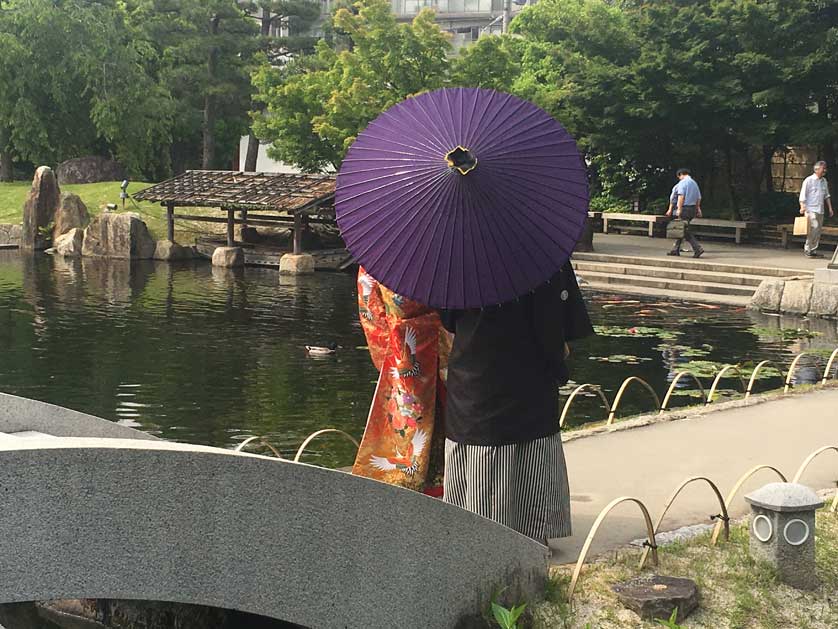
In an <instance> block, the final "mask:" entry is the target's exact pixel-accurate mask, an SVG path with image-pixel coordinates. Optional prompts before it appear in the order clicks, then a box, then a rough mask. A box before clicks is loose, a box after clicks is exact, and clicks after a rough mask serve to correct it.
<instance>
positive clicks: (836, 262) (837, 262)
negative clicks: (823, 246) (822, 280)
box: [826, 247, 838, 270]
mask: <svg viewBox="0 0 838 629" xmlns="http://www.w3.org/2000/svg"><path fill="white" fill-rule="evenodd" d="M826 268H828V269H835V270H838V247H835V253H833V254H832V262H830V263H829V264H828V265H827V266H826Z"/></svg>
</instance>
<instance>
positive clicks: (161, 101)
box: [0, 0, 171, 173]
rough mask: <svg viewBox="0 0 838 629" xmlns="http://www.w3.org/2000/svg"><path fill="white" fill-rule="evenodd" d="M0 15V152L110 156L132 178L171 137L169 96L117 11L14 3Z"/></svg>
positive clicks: (56, 157)
mask: <svg viewBox="0 0 838 629" xmlns="http://www.w3.org/2000/svg"><path fill="white" fill-rule="evenodd" d="M7 4H8V5H9V8H8V9H4V10H3V11H0V85H2V89H0V151H11V153H12V154H14V155H15V156H17V158H18V159H22V160H26V161H30V162H35V163H55V162H57V161H61V160H63V159H67V158H69V157H77V156H79V155H84V154H88V153H91V152H103V149H104V152H108V151H110V152H112V153H114V154H115V156H116V157H117V158H118V159H120V161H122V162H123V163H124V164H125V165H126V166H127V167H128V169H129V170H130V171H131V172H133V173H139V172H142V171H144V170H147V169H149V168H150V166H151V164H152V163H153V162H154V161H155V160H156V159H157V158H158V156H159V153H160V151H161V147H163V146H165V145H166V143H167V142H168V140H169V137H170V135H169V134H170V127H171V117H170V115H169V113H168V106H167V105H168V97H167V94H166V93H165V92H164V91H161V90H160V89H159V87H158V86H157V85H156V84H155V83H154V81H153V80H152V79H151V78H150V77H149V75H148V74H147V72H146V69H147V66H148V64H149V63H151V56H152V55H151V52H150V51H149V50H148V48H147V47H146V46H145V45H144V43H143V42H141V41H136V40H135V39H134V37H133V33H132V31H131V30H130V29H129V28H128V27H127V26H126V23H125V19H124V18H125V14H124V10H123V7H122V4H121V3H119V2H116V1H115V0H102V1H101V2H87V3H81V2H65V3H61V4H58V3H55V2H53V1H52V0H12V1H11V2H8V3H7Z"/></svg>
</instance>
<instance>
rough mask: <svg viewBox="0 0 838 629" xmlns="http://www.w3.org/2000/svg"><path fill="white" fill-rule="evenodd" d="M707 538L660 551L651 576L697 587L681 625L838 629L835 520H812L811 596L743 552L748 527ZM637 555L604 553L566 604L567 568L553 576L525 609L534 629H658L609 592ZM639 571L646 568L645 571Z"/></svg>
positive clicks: (630, 571) (633, 567) (825, 516)
mask: <svg viewBox="0 0 838 629" xmlns="http://www.w3.org/2000/svg"><path fill="white" fill-rule="evenodd" d="M709 538H710V534H709V533H706V534H702V535H699V536H698V537H695V538H693V539H691V540H689V541H686V542H678V543H674V544H669V545H666V546H662V547H661V548H660V550H659V553H660V562H661V564H660V567H659V568H657V569H656V571H657V573H659V574H666V575H670V576H680V577H688V578H691V579H693V580H695V581H696V582H697V583H698V586H699V591H700V595H701V603H700V607H699V609H698V610H696V611H695V612H693V614H692V615H691V616H690V617H689V618H688V619H687V620H686V621H684V622H683V623H682V625H681V626H683V627H690V628H707V629H710V628H712V629H725V628H729V629H746V628H747V629H787V628H791V627H794V628H804V627H805V628H810V629H827V628H832V627H838V515H836V514H831V513H829V512H828V511H827V510H826V509H822V510H821V511H820V512H819V513H818V515H817V537H816V544H817V545H816V561H817V573H818V577H819V578H820V580H821V585H820V586H819V587H818V589H816V590H814V591H812V592H804V591H801V590H796V589H794V588H791V587H789V586H787V585H784V584H782V583H780V582H779V581H778V580H777V578H776V575H775V574H774V573H773V571H772V570H771V568H770V566H766V565H760V564H758V563H756V562H755V561H754V560H753V559H751V557H750V555H749V554H748V522H742V523H738V524H735V525H734V526H732V527H731V539H730V541H729V542H727V543H725V542H724V541H721V540H720V542H719V545H718V546H716V547H715V548H713V547H711V546H710V539H709ZM640 552H641V551H640V550H639V549H637V550H635V549H625V550H621V551H618V552H617V553H616V554H615V553H611V554H609V555H608V556H607V557H603V558H601V559H599V560H597V561H595V562H594V563H592V564H590V565H588V566H586V567H585V569H584V570H583V572H582V577H581V579H580V581H579V584H578V586H577V589H576V594H575V595H574V600H573V604H572V605H570V604H568V603H567V601H566V597H565V594H564V593H565V592H566V591H567V584H568V582H569V575H570V573H571V571H572V569H573V566H560V567H558V568H555V569H554V570H553V573H552V576H551V580H550V583H549V584H548V588H547V592H546V596H545V599H546V600H545V601H544V602H543V603H540V604H538V605H536V606H534V607H532V608H531V610H530V611H531V614H532V619H533V627H536V628H539V629H547V628H550V629H554V628H562V629H572V628H579V629H583V628H586V627H590V628H591V629H618V628H619V629H628V628H646V627H649V628H651V627H659V626H660V625H658V624H655V623H652V622H647V621H641V620H640V619H639V617H638V616H637V615H636V614H634V613H633V612H630V611H628V610H626V609H624V608H623V607H622V606H621V605H620V603H619V602H618V601H617V597H616V596H615V595H614V594H613V593H612V592H611V586H612V585H613V584H615V583H618V582H620V581H623V580H626V579H629V578H631V577H632V576H635V575H636V574H637V563H638V560H639V555H640ZM647 570H654V569H653V568H647Z"/></svg>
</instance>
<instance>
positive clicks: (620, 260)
mask: <svg viewBox="0 0 838 629" xmlns="http://www.w3.org/2000/svg"><path fill="white" fill-rule="evenodd" d="M573 260H575V261H578V262H581V261H584V262H606V263H612V264H623V265H628V266H653V267H664V268H677V269H684V270H692V271H710V272H716V273H731V274H736V273H739V274H743V275H758V276H763V277H766V278H768V277H793V276H806V277H811V276H813V275H814V274H813V273H812V272H811V271H801V270H799V269H779V268H773V267H758V266H737V265H733V264H717V263H715V262H712V261H702V260H695V259H692V258H687V257H683V256H682V257H680V258H669V257H667V258H644V257H638V256H623V255H613V254H610V253H574V254H573Z"/></svg>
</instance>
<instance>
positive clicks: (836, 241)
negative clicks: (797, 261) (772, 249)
mask: <svg viewBox="0 0 838 629" xmlns="http://www.w3.org/2000/svg"><path fill="white" fill-rule="evenodd" d="M779 229H780V242H781V244H782V245H783V248H784V249H788V248H789V242H790V240H791V239H795V241H796V242H800V243H801V244H802V243H803V242H804V241H805V240H806V236H795V235H794V225H780V227H779ZM821 244H825V245H833V246H838V227H824V228H823V231H822V232H821Z"/></svg>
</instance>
